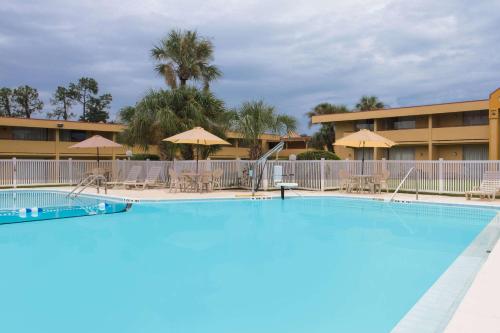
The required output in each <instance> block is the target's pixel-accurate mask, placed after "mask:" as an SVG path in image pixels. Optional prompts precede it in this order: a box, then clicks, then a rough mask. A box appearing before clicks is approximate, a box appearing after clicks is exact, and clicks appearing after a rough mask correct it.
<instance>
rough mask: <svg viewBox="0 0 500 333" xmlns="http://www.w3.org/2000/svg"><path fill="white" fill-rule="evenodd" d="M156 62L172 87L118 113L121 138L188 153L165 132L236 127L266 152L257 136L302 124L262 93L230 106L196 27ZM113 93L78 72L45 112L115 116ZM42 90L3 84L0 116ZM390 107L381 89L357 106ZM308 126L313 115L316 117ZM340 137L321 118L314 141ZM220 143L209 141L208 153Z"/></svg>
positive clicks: (336, 108)
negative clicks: (219, 92)
mask: <svg viewBox="0 0 500 333" xmlns="http://www.w3.org/2000/svg"><path fill="white" fill-rule="evenodd" d="M150 56H151V58H152V60H153V61H154V62H155V66H154V70H155V72H156V73H157V74H158V75H159V76H161V77H162V78H163V79H164V81H165V83H166V87H165V88H161V89H151V90H149V91H147V92H145V94H144V96H143V97H142V98H141V99H140V100H139V101H137V102H136V103H135V104H134V105H131V106H127V107H124V108H122V109H121V110H120V111H119V114H118V118H119V119H118V120H119V121H121V122H122V123H124V124H126V125H128V126H127V129H126V130H125V131H124V133H123V134H122V135H121V136H120V140H121V141H122V142H124V143H127V144H129V145H140V146H142V147H143V148H146V149H147V148H148V147H149V146H150V145H158V146H159V148H160V155H161V157H162V158H167V159H171V158H173V157H174V156H175V155H176V154H177V152H178V151H179V150H180V153H181V155H182V157H183V158H185V159H191V158H193V157H194V149H193V147H192V146H190V145H180V146H177V145H173V144H171V143H167V142H163V141H162V139H163V138H165V137H168V136H171V135H174V134H177V133H179V132H182V131H185V130H188V129H191V128H193V127H195V126H201V127H204V128H205V129H207V130H208V131H210V132H212V133H214V134H216V135H218V136H220V137H223V138H224V137H225V136H226V133H227V131H229V130H233V131H236V132H238V133H240V135H241V140H242V143H243V144H245V145H246V146H247V147H248V148H249V158H250V159H256V158H258V157H259V156H260V155H261V154H262V146H261V142H260V141H259V137H260V136H261V135H262V134H277V135H286V134H289V133H290V132H291V131H295V130H296V128H297V119H296V118H295V117H292V116H289V115H286V114H282V113H279V112H278V111H277V110H276V108H275V107H273V106H272V105H269V104H267V103H266V102H265V101H262V100H249V101H246V102H243V103H242V104H241V105H240V106H238V107H236V108H229V107H227V106H226V105H225V103H224V101H223V100H222V99H220V98H218V97H217V96H215V95H214V93H213V92H212V91H211V89H210V87H211V85H212V84H213V82H214V81H216V80H217V79H219V78H221V77H222V75H223V73H222V71H221V70H220V69H219V68H218V67H217V66H216V65H214V64H213V60H214V45H213V43H212V41H211V40H210V39H208V38H206V37H203V36H200V35H199V34H198V33H197V32H196V31H189V30H188V31H183V30H172V31H170V33H169V34H168V35H167V36H166V37H165V38H164V39H162V40H160V41H159V43H158V44H156V45H154V46H153V47H152V49H151V50H150ZM111 101H112V97H111V94H108V93H106V94H102V95H99V86H98V83H97V81H96V80H94V79H92V78H88V77H82V78H80V79H79V80H78V81H77V82H76V83H70V84H69V85H68V86H59V87H57V89H56V91H55V92H54V93H53V95H52V97H51V99H50V104H51V105H52V110H51V111H50V112H48V113H47V117H49V118H53V119H64V120H68V119H74V118H76V117H77V115H76V114H75V111H76V110H77V108H76V106H79V108H78V109H79V110H80V116H79V119H80V120H82V121H88V122H100V121H102V122H105V121H107V119H108V118H109V113H108V110H109V106H110V104H111ZM43 105H44V104H43V102H42V101H41V100H40V98H39V94H38V91H37V90H36V89H35V88H32V87H29V86H22V87H18V88H14V89H11V88H7V87H4V88H0V116H9V117H25V118H31V115H32V114H34V113H37V112H41V111H42V110H43ZM383 107H385V105H384V103H382V102H381V101H379V100H378V98H377V97H375V96H363V97H362V98H361V100H360V101H359V103H358V104H357V105H356V110H355V111H358V110H361V111H366V110H375V109H380V108H383ZM351 111H353V110H350V109H349V108H347V107H346V106H345V105H335V104H330V103H321V104H319V105H317V106H316V107H314V108H313V109H312V110H311V111H310V112H308V113H307V116H308V117H309V119H312V117H313V116H315V115H323V114H331V113H342V112H351ZM309 125H310V126H311V125H312V123H311V122H310V124H309ZM334 141H335V127H334V125H333V124H321V125H320V127H319V130H318V131H317V132H316V133H314V134H313V140H312V144H313V146H314V147H315V148H317V149H320V150H323V149H325V148H326V149H327V150H329V151H331V152H333V151H334V149H333V142H334ZM216 149H220V148H219V147H204V148H202V149H201V153H202V156H201V157H206V156H208V155H209V154H210V153H212V152H213V151H214V150H216Z"/></svg>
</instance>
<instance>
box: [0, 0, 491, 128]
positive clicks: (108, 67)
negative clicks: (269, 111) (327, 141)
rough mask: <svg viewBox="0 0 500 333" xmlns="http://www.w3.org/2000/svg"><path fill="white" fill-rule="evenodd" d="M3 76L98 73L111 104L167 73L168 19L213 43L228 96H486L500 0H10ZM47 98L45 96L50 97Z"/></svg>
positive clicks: (45, 83) (43, 84)
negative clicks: (163, 55)
mask: <svg viewBox="0 0 500 333" xmlns="http://www.w3.org/2000/svg"><path fill="white" fill-rule="evenodd" d="M4 2H6V3H4V4H3V6H2V7H1V8H0V15H2V20H1V21H0V54H1V55H2V56H1V57H0V82H1V83H0V84H1V85H6V86H17V85H20V84H30V85H32V86H35V87H37V88H38V89H39V90H40V91H41V94H42V96H44V98H45V97H46V96H50V94H51V93H52V91H54V89H55V87H56V86H57V85H64V84H67V83H69V82H71V81H75V80H77V79H78V78H79V77H81V76H92V77H95V78H96V79H97V80H98V82H99V84H100V87H101V90H102V91H103V92H110V93H112V94H113V97H114V101H113V112H116V111H117V110H118V109H119V108H120V107H122V106H125V105H130V104H134V103H135V101H136V100H137V99H138V98H140V97H141V96H142V95H143V94H144V92H145V91H146V90H147V89H149V88H154V87H162V86H164V83H163V81H162V79H161V78H160V77H158V76H157V75H155V73H154V72H153V62H152V61H151V59H150V58H149V50H150V48H151V47H152V45H153V44H154V43H156V42H157V41H158V40H159V39H160V38H162V37H163V36H164V35H165V34H166V33H167V32H168V31H169V30H170V29H172V28H183V29H197V30H198V31H199V32H200V33H201V34H202V35H204V36H207V37H209V38H211V39H212V40H213V42H214V44H215V46H216V49H215V63H216V64H217V65H219V66H220V67H221V69H222V70H223V72H224V77H223V78H222V79H221V80H219V81H218V82H217V83H216V84H215V85H214V86H213V89H214V91H215V92H216V94H217V95H219V96H220V97H221V98H223V99H224V100H225V101H226V102H227V103H228V105H230V106H237V105H239V104H240V103H241V102H242V101H245V100H251V99H265V100H266V101H267V102H269V103H272V104H274V105H275V106H276V107H277V108H278V110H280V111H282V112H286V113H288V114H291V115H295V116H297V117H298V118H299V119H300V120H301V130H302V131H307V121H306V119H305V118H304V113H305V112H307V111H308V110H309V109H311V108H312V107H313V106H314V105H316V104H318V103H320V102H325V101H328V102H332V103H342V104H347V105H349V106H353V105H354V104H355V103H356V101H357V99H359V97H360V96H361V95H363V94H375V95H377V96H379V97H380V98H381V99H383V100H384V101H385V102H387V103H388V104H390V105H391V106H402V105H412V104H419V103H426V104H427V103H435V102H444V101H456V100H464V99H483V98H486V97H487V95H488V93H489V92H490V91H491V90H493V89H495V88H497V87H498V86H500V78H499V76H498V73H499V71H500V60H499V58H498V56H497V55H498V54H499V52H500V36H499V35H498V34H496V33H494V32H495V31H496V30H497V22H499V21H500V4H499V3H498V1H494V0H491V1H482V2H476V3H474V4H471V3H470V2H467V1H464V0H462V1H460V0H459V1H456V0H443V1H439V2H436V1H431V0H422V1H414V2H410V1H392V0H353V1H322V0H309V1H293V2H290V1H284V0H278V1H222V0H216V1H192V0H187V1H182V2H179V1H171V0H168V1H160V0H146V1H142V2H136V1H131V0H121V1H118V0H110V1H105V2H102V1H90V0H82V1H78V2H68V1H61V0H48V1H43V2H39V1H34V0H31V1H30V0H25V1H21V0H18V1H13V0H7V1H4ZM46 102H47V104H48V99H47V100H46Z"/></svg>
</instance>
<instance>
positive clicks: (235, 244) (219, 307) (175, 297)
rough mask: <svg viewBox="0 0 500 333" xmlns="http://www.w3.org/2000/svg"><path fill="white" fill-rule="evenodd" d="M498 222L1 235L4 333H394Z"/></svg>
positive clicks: (42, 227) (233, 208)
mask: <svg viewBox="0 0 500 333" xmlns="http://www.w3.org/2000/svg"><path fill="white" fill-rule="evenodd" d="M495 216H496V211H495V210H492V209H480V208H474V209H472V208H465V207H454V206H440V205H425V204H402V203H392V204H387V203H384V202H378V201H371V200H356V199H341V198H328V197H322V198H303V199H289V200H284V201H282V200H264V201H251V200H213V201H191V202H181V201H179V202H163V203H144V204H137V205H134V206H133V207H132V209H131V210H130V211H128V212H127V213H124V214H114V215H97V216H87V217H78V218H72V219H65V220H57V221H55V220H47V221H40V222H37V223H17V224H9V225H2V226H0V265H1V267H2V273H1V274H0V295H2V296H1V297H0V314H1V320H0V326H1V329H2V331H4V332H9V333H12V332H52V333H55V332H186V333H187V332H189V333H195V332H204V333H207V332H208V333H212V332H214V333H215V332H217V333H226V332H227V333H229V332H231V333H233V332H240V333H255V332H259V333H267V332H269V333H271V332H273V333H274V332H319V333H322V332H342V333H349V332H373V333H376V332H389V331H390V330H391V329H392V328H393V327H394V326H395V325H396V324H397V322H398V321H399V320H400V319H401V318H402V317H403V316H404V315H405V313H406V312H407V311H408V310H409V309H411V307H412V306H413V305H414V304H415V303H416V302H417V300H418V299H419V298H420V297H421V296H422V295H423V294H424V293H425V292H426V290H427V289H429V287H430V286H431V285H432V284H433V283H434V282H435V281H436V280H437V279H438V278H439V276H440V275H441V274H442V273H443V272H444V271H445V270H446V269H447V267H448V266H450V264H451V263H452V262H453V261H454V260H455V258H457V257H458V256H459V255H460V253H461V252H462V251H463V250H464V249H465V248H466V247H467V246H468V245H469V244H470V243H471V242H472V241H473V240H474V238H475V237H476V236H477V235H478V234H479V233H480V232H481V230H483V228H484V227H485V226H486V225H487V224H488V223H489V222H490V221H491V220H492V219H493V218H494V217H495Z"/></svg>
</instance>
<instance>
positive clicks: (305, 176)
mask: <svg viewBox="0 0 500 333" xmlns="http://www.w3.org/2000/svg"><path fill="white" fill-rule="evenodd" d="M253 163H254V161H244V160H203V161H199V165H198V169H199V171H202V170H215V169H222V170H223V171H224V173H223V177H222V187H223V188H226V189H227V188H250V177H249V172H248V171H249V170H250V169H251V168H252V166H253ZM133 165H141V166H142V174H141V175H140V178H142V179H144V178H145V176H146V174H147V172H148V170H149V168H151V167H152V166H160V167H161V169H162V172H161V174H160V178H161V181H163V182H165V183H166V184H168V181H169V179H168V170H169V169H170V168H174V169H175V170H176V171H178V172H180V171H186V170H190V171H195V170H196V161H127V160H115V161H109V160H107V161H101V162H100V167H101V168H104V169H107V170H109V171H110V178H112V180H114V181H120V180H123V179H124V178H125V177H126V175H127V173H128V171H129V170H130V168H131V167H132V166H133ZM275 165H281V166H282V167H283V174H284V175H285V178H286V179H285V180H286V181H290V182H296V183H298V184H299V187H300V188H301V189H306V190H335V189H338V188H339V184H340V179H339V171H340V170H346V171H348V172H349V173H351V174H360V173H361V162H360V161H349V160H345V161H325V160H320V161H280V160H277V161H275V160H269V161H267V163H266V165H265V167H264V169H263V170H258V176H259V177H260V176H261V178H262V180H261V189H264V190H267V189H271V188H272V187H273V186H272V184H273V181H272V179H273V167H274V166H275ZM96 167H97V162H96V161H89V160H71V159H69V160H59V161H57V160H24V159H15V158H14V159H8V160H0V186H1V187H20V186H43V185H74V184H77V183H78V182H79V181H80V180H81V179H82V177H83V176H84V175H85V173H87V172H89V171H91V170H92V169H93V168H96ZM412 167H415V168H416V169H417V170H418V173H417V174H416V175H415V176H412V177H411V179H409V180H407V181H406V182H405V184H404V185H403V187H402V190H406V191H410V192H411V191H414V189H415V182H416V181H417V177H418V182H419V189H420V191H422V192H429V193H463V192H464V191H467V190H469V189H471V188H473V187H474V186H477V185H479V184H480V182H481V179H482V177H483V173H484V172H485V171H500V161H444V160H437V161H386V160H379V161H365V165H364V173H365V174H373V173H377V172H380V171H381V170H388V171H389V173H390V177H389V181H388V183H389V187H390V188H391V189H395V188H396V187H397V185H398V184H399V182H400V181H401V180H402V179H403V177H404V176H405V174H406V173H407V172H408V170H410V168H412Z"/></svg>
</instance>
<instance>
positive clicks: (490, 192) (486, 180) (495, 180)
mask: <svg viewBox="0 0 500 333" xmlns="http://www.w3.org/2000/svg"><path fill="white" fill-rule="evenodd" d="M499 190H500V173H499V172H496V171H486V172H485V173H484V175H483V180H482V181H481V184H480V185H479V186H476V187H474V188H473V189H472V190H471V191H467V192H465V198H466V199H467V200H470V199H472V197H473V196H474V195H477V196H478V197H479V198H480V199H484V198H487V199H488V200H494V199H495V196H496V194H497V192H498V191H499Z"/></svg>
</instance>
